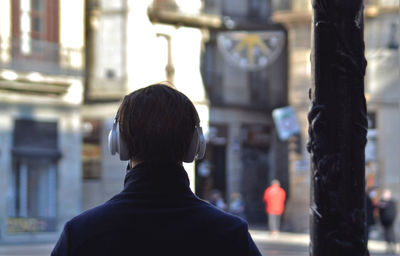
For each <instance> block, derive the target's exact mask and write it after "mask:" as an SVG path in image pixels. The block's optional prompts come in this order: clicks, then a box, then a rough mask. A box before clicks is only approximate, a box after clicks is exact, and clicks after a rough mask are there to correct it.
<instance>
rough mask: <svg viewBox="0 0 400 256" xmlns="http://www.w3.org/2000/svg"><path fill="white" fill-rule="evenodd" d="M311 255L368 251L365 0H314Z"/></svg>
mask: <svg viewBox="0 0 400 256" xmlns="http://www.w3.org/2000/svg"><path fill="white" fill-rule="evenodd" d="M312 41H313V46H312V54H311V61H312V89H311V90H310V99H311V104H312V105H311V109H310V112H309V115H308V119H309V142H308V145H307V149H308V151H309V152H310V154H311V171H312V175H311V179H312V180H311V187H312V189H311V207H310V209H311V211H310V212H311V223H310V226H311V244H310V255H312V256H333V255H335V256H337V255H340V256H350V255H351V256H366V255H369V253H368V249H367V236H366V225H365V209H364V207H365V202H364V201H365V160H364V158H365V155H364V154H365V153H364V148H365V145H366V135H367V117H366V102H365V97H364V75H365V68H366V60H365V57H364V40H363V1H362V0H352V1H349V0H313V40H312Z"/></svg>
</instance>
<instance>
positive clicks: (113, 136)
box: [108, 119, 129, 161]
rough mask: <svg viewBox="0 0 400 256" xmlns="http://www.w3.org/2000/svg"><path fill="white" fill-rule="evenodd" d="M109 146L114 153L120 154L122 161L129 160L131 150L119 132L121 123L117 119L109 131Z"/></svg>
mask: <svg viewBox="0 0 400 256" xmlns="http://www.w3.org/2000/svg"><path fill="white" fill-rule="evenodd" d="M108 148H109V150H110V152H111V154H112V155H115V153H118V154H119V159H120V160H122V161H127V160H129V150H128V147H127V146H126V143H125V141H124V140H123V139H122V137H121V135H120V132H119V124H118V121H117V119H115V120H114V124H113V127H112V129H111V131H110V132H109V133H108Z"/></svg>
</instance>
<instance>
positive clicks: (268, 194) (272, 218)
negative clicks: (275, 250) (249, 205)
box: [264, 180, 286, 235]
mask: <svg viewBox="0 0 400 256" xmlns="http://www.w3.org/2000/svg"><path fill="white" fill-rule="evenodd" d="M285 199H286V193H285V190H283V189H282V188H281V187H280V182H279V181H278V180H273V181H272V182H271V186H269V187H268V188H267V189H266V190H265V192H264V203H265V212H266V213H267V215H268V224H269V230H270V231H271V234H272V235H277V234H279V229H280V227H279V226H280V222H281V216H282V213H283V210H284V208H285V206H284V203H285Z"/></svg>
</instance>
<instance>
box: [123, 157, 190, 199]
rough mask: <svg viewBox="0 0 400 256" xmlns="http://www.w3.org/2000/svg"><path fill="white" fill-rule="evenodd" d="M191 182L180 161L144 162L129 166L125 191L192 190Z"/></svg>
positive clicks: (164, 191)
mask: <svg viewBox="0 0 400 256" xmlns="http://www.w3.org/2000/svg"><path fill="white" fill-rule="evenodd" d="M189 184H190V183H189V178H188V175H187V173H186V171H185V169H184V168H183V166H182V165H181V164H179V163H162V164H153V163H146V162H144V163H140V164H138V165H136V166H135V167H133V168H131V169H129V167H128V168H127V173H126V176H125V181H124V191H130V192H133V191H143V190H151V191H153V192H154V191H161V192H163V193H168V192H184V191H186V192H188V191H190V192H191V190H190V187H189Z"/></svg>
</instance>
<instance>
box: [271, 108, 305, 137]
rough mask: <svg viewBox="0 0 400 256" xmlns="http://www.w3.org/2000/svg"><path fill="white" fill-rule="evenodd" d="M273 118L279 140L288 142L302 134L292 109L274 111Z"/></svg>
mask: <svg viewBox="0 0 400 256" xmlns="http://www.w3.org/2000/svg"><path fill="white" fill-rule="evenodd" d="M272 117H273V119H274V122H275V126H276V130H277V131H278V136H279V139H281V140H288V139H289V138H290V137H292V136H293V135H296V134H299V133H300V126H299V122H298V120H297V117H296V113H295V112H294V110H293V108H292V107H290V106H288V107H283V108H276V109H274V110H273V111H272Z"/></svg>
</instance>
